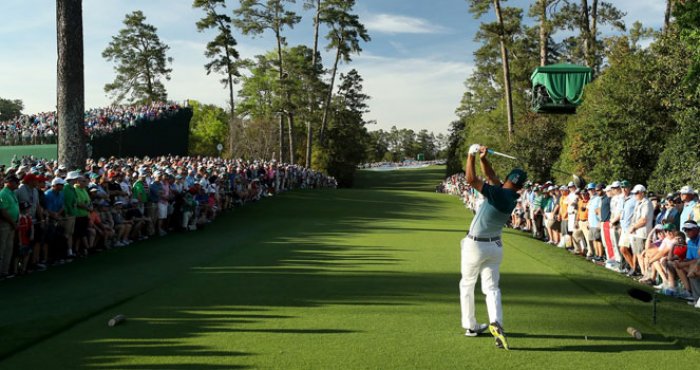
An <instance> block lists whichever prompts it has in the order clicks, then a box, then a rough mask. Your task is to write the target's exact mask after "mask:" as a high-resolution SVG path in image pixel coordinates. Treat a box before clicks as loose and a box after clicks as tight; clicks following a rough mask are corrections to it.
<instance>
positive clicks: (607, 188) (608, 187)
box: [605, 185, 613, 192]
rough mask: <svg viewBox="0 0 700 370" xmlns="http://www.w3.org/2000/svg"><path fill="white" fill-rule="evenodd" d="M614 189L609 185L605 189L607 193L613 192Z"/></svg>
mask: <svg viewBox="0 0 700 370" xmlns="http://www.w3.org/2000/svg"><path fill="white" fill-rule="evenodd" d="M612 188H613V187H612V185H608V186H606V187H605V191H606V192H608V191H610V190H612Z"/></svg>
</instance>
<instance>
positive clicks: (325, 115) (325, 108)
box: [319, 38, 343, 143]
mask: <svg viewBox="0 0 700 370" xmlns="http://www.w3.org/2000/svg"><path fill="white" fill-rule="evenodd" d="M342 43H343V39H342V38H341V39H340V40H338V49H337V50H336V52H335V62H334V63H333V73H332V74H331V85H330V87H329V89H328V94H327V95H326V102H325V104H324V106H323V118H322V119H321V133H320V135H319V140H321V143H323V141H324V139H325V138H324V135H325V131H326V125H327V124H328V114H329V112H330V109H331V98H332V97H333V85H334V84H335V75H336V73H337V72H338V62H340V45H341V44H342Z"/></svg>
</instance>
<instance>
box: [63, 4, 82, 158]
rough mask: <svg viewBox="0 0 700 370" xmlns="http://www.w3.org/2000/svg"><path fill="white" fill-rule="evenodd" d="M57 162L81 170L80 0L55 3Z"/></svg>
mask: <svg viewBox="0 0 700 370" xmlns="http://www.w3.org/2000/svg"><path fill="white" fill-rule="evenodd" d="M56 31H57V32H56V35H57V39H58V40H57V49H58V61H57V77H58V79H57V84H56V88H57V91H56V97H57V102H56V109H57V114H58V135H59V136H58V161H59V163H61V164H63V165H65V166H67V167H68V168H70V169H75V168H80V169H82V168H84V167H85V159H86V157H87V152H86V148H85V142H86V140H85V131H84V124H85V121H84V120H85V118H84V115H85V76H84V66H83V4H82V0H56Z"/></svg>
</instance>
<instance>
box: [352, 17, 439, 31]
mask: <svg viewBox="0 0 700 370" xmlns="http://www.w3.org/2000/svg"><path fill="white" fill-rule="evenodd" d="M363 19H365V25H366V26H367V28H368V29H369V30H370V31H371V32H383V33H446V32H448V29H447V28H445V27H442V26H438V25H435V24H431V23H430V22H429V21H427V20H425V19H422V18H415V17H408V16H404V15H395V14H376V15H368V16H366V17H364V18H363Z"/></svg>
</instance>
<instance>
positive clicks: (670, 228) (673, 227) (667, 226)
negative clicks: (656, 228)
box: [663, 223, 698, 231]
mask: <svg viewBox="0 0 700 370" xmlns="http://www.w3.org/2000/svg"><path fill="white" fill-rule="evenodd" d="M684 226H685V225H684ZM697 226H698V225H695V227H697ZM663 229H664V231H673V230H676V224H671V223H668V224H664V226H663Z"/></svg>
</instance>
